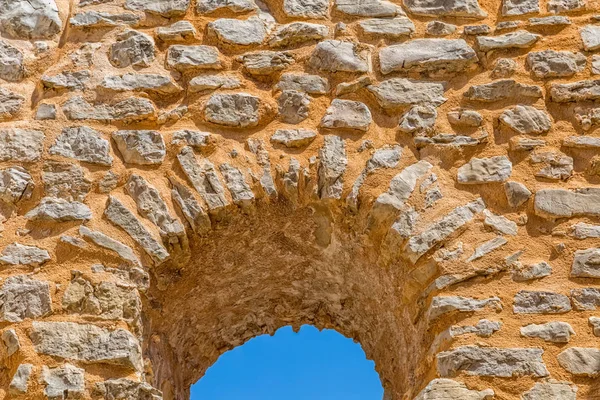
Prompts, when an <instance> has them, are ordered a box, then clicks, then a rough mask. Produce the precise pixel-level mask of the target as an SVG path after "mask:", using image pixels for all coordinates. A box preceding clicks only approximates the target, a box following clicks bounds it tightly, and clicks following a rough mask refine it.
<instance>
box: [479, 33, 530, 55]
mask: <svg viewBox="0 0 600 400" xmlns="http://www.w3.org/2000/svg"><path fill="white" fill-rule="evenodd" d="M539 38H540V35H536V34H533V33H530V32H527V31H523V30H520V31H516V32H510V33H505V34H504V35H500V36H477V45H478V46H479V49H480V50H481V51H490V50H497V49H512V48H514V49H526V48H529V47H531V46H533V45H534V44H535V42H537V41H538V39H539Z"/></svg>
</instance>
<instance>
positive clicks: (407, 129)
mask: <svg viewBox="0 0 600 400" xmlns="http://www.w3.org/2000/svg"><path fill="white" fill-rule="evenodd" d="M436 119H437V110H436V108H435V107H433V106H430V105H414V106H412V107H411V108H409V109H408V111H407V112H406V113H404V115H402V117H400V123H399V125H398V129H400V131H401V132H404V133H411V134H415V133H418V134H422V133H427V132H429V131H431V130H433V127H434V125H435V120H436Z"/></svg>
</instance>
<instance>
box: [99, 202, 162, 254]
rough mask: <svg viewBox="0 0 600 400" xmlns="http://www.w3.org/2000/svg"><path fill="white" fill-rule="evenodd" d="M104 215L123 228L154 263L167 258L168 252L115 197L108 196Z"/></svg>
mask: <svg viewBox="0 0 600 400" xmlns="http://www.w3.org/2000/svg"><path fill="white" fill-rule="evenodd" d="M104 215H105V216H106V218H108V220H109V221H110V222H112V223H113V224H115V225H116V226H118V227H120V228H121V229H123V230H124V231H125V232H127V234H129V236H131V238H132V239H133V240H135V241H136V243H138V244H139V245H140V246H141V247H142V248H143V249H144V251H145V252H146V253H148V255H149V256H150V257H152V259H153V260H154V262H155V263H156V264H160V263H162V262H164V261H165V260H166V259H167V258H169V253H168V252H167V250H166V249H165V248H164V247H163V246H162V244H160V243H159V242H158V241H157V240H156V239H154V237H152V235H151V234H150V232H148V230H147V229H146V227H144V225H142V223H141V222H140V221H139V220H138V219H137V218H136V217H135V215H134V214H133V213H132V212H131V211H129V210H128V209H127V208H126V207H125V206H124V205H123V203H121V202H120V201H119V200H118V199H117V198H116V197H114V196H109V198H108V202H107V205H106V209H105V210H104Z"/></svg>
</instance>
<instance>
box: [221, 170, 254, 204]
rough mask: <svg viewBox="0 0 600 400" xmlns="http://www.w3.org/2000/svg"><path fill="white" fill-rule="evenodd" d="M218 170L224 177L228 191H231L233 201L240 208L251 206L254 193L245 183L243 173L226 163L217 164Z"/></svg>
mask: <svg viewBox="0 0 600 400" xmlns="http://www.w3.org/2000/svg"><path fill="white" fill-rule="evenodd" d="M219 170H220V171H221V174H222V175H223V178H224V179H225V184H226V185H227V188H228V189H229V193H231V198H232V199H233V202H234V203H235V204H236V205H238V206H240V207H242V208H248V207H251V206H252V204H253V203H254V193H252V189H250V186H248V184H247V183H246V180H245V178H244V174H242V172H241V171H240V170H239V169H238V168H236V167H233V166H231V165H230V164H228V163H224V164H221V165H219Z"/></svg>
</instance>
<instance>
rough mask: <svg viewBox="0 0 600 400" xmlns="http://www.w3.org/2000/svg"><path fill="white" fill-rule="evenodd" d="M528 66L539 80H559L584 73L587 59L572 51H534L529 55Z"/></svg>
mask: <svg viewBox="0 0 600 400" xmlns="http://www.w3.org/2000/svg"><path fill="white" fill-rule="evenodd" d="M527 64H528V65H529V67H530V68H531V70H532V71H533V73H534V75H535V76H536V77H538V78H557V77H566V76H573V75H575V74H576V73H578V72H581V71H583V69H584V68H585V64H586V58H585V56H584V55H583V54H581V53H572V52H570V51H554V50H544V51H534V52H531V53H529V54H528V55H527Z"/></svg>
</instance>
